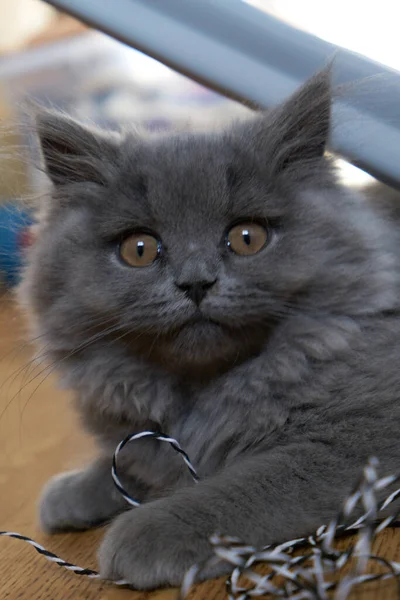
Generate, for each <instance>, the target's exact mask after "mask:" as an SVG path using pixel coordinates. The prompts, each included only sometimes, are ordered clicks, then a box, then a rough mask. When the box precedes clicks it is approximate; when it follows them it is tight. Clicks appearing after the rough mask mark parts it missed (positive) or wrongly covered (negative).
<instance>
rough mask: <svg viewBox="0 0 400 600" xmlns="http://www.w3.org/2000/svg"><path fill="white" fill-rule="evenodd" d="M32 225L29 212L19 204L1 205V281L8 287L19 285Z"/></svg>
mask: <svg viewBox="0 0 400 600" xmlns="http://www.w3.org/2000/svg"><path fill="white" fill-rule="evenodd" d="M31 224H32V218H31V216H30V214H29V212H28V211H26V210H24V209H23V208H22V207H21V205H20V204H18V203H17V202H8V203H6V204H2V205H0V280H1V279H4V281H5V283H6V285H7V286H10V287H12V286H14V285H15V284H17V283H18V279H19V273H20V270H21V266H22V259H23V256H22V255H23V249H24V246H26V245H27V243H28V240H29V234H28V228H29V226H30V225H31Z"/></svg>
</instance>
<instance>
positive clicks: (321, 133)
mask: <svg viewBox="0 0 400 600" xmlns="http://www.w3.org/2000/svg"><path fill="white" fill-rule="evenodd" d="M331 101H332V99H331V68H330V67H328V68H326V69H324V70H323V71H320V72H319V73H317V74H316V75H314V76H313V77H311V79H309V80H308V81H307V82H306V83H305V84H304V85H303V86H302V87H300V89H298V90H297V91H296V92H295V93H294V94H293V95H292V96H291V97H290V98H289V99H288V100H287V101H286V102H284V103H283V104H282V105H280V106H279V107H278V108H276V109H275V110H273V111H271V112H269V113H267V115H266V116H265V117H264V118H263V121H264V123H263V125H262V128H263V130H264V131H263V134H262V138H263V140H264V141H263V142H262V143H263V145H264V152H267V151H268V156H269V157H270V160H271V166H272V170H273V172H279V171H282V170H284V169H286V168H287V167H289V166H292V165H296V164H297V163H298V162H299V161H309V160H316V159H320V158H322V156H323V155H324V152H325V149H326V145H327V142H328V137H329V130H330V116H331Z"/></svg>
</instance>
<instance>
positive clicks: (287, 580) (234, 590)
mask: <svg viewBox="0 0 400 600" xmlns="http://www.w3.org/2000/svg"><path fill="white" fill-rule="evenodd" d="M377 468H378V461H377V460H376V459H374V458H372V459H370V460H369V461H368V463H367V465H366V466H365V468H364V470H363V473H362V477H361V479H360V481H359V482H358V484H357V486H356V487H355V488H354V490H353V492H352V493H351V494H350V496H349V497H348V498H347V499H346V501H345V502H344V505H343V509H342V510H341V512H340V513H339V514H338V515H337V517H336V518H335V519H333V520H332V521H331V522H330V523H329V525H328V526H325V525H322V526H321V527H319V528H318V529H317V531H316V533H315V534H314V535H312V536H309V537H302V538H298V539H295V540H290V541H288V542H284V543H283V544H272V545H269V546H265V547H264V548H262V549H261V550H258V549H257V548H254V547H253V546H251V545H248V544H244V543H242V542H241V541H240V540H238V539H236V538H232V537H226V536H220V535H214V536H212V538H211V540H210V541H211V544H212V546H213V549H214V553H215V555H216V556H217V557H218V558H219V559H220V560H223V561H225V562H228V563H229V564H230V565H231V566H232V572H231V575H230V576H229V578H228V580H227V592H228V598H229V600H250V598H255V597H260V596H264V597H265V596H267V597H269V598H271V597H272V598H286V599H288V598H289V599H290V600H326V599H328V598H332V595H328V592H335V595H334V598H335V600H345V599H346V598H347V597H348V595H349V593H350V591H351V588H352V587H353V586H354V585H356V584H359V583H365V582H369V581H379V580H382V579H389V578H391V577H398V576H399V575H400V563H398V562H394V561H389V560H386V559H385V558H382V557H380V556H376V555H374V554H371V544H372V541H373V540H374V537H375V536H376V535H377V534H378V533H380V532H381V531H383V530H384V529H385V528H386V527H388V526H389V525H394V524H395V523H396V521H397V518H398V515H399V512H400V511H396V512H395V513H393V514H391V515H389V516H387V517H386V518H383V519H382V518H379V515H380V514H382V512H383V511H385V510H386V509H387V508H388V507H389V505H390V504H392V503H393V502H394V501H395V500H396V499H397V498H398V497H400V488H398V489H396V490H395V491H394V492H392V493H391V494H389V495H388V496H387V498H386V499H385V500H384V501H383V502H378V499H377V493H378V492H381V491H382V490H384V489H386V488H388V487H389V486H391V485H393V484H395V483H398V482H399V481H400V476H388V477H383V478H381V479H379V478H378V473H377ZM357 509H361V510H362V514H361V516H360V517H359V518H357V520H355V521H353V522H351V521H350V520H351V517H352V516H353V514H354V513H355V511H356V510H357ZM349 522H350V524H349ZM344 534H353V535H354V534H357V541H356V543H355V544H353V545H351V546H350V547H348V548H347V549H346V550H339V549H338V548H336V547H335V546H334V541H335V539H337V538H338V537H342V536H343V535H344ZM301 548H302V549H306V551H305V552H303V554H301V555H296V556H293V553H294V551H295V550H298V549H301ZM213 560H214V559H213ZM351 561H354V562H355V565H352V566H351V565H349V566H351V568H350V570H349V572H348V573H347V574H344V575H342V576H340V575H341V573H340V572H341V571H342V570H343V568H344V567H345V566H346V565H348V564H349V563H351ZM210 562H211V561H209V562H208V563H205V564H203V565H196V566H194V567H192V568H191V569H190V570H189V571H188V572H187V574H186V576H185V579H184V581H183V585H182V589H181V597H182V598H184V597H185V596H186V595H187V593H188V591H189V590H190V588H191V587H192V585H193V583H194V581H195V579H196V577H197V576H198V575H199V574H200V573H201V571H202V570H203V569H204V568H206V567H207V566H208V565H209V564H210ZM369 562H376V563H379V564H380V565H382V566H383V567H385V569H386V571H385V572H383V573H377V574H367V573H365V570H366V568H367V566H368V563H369ZM257 565H266V566H268V567H269V571H270V572H269V573H268V574H267V575H260V574H259V573H258V572H256V571H255V570H254V567H255V566H257ZM333 574H336V578H335V579H336V581H332V575H333ZM338 574H339V576H338ZM243 580H245V581H246V583H247V585H244V584H243V583H241V582H243Z"/></svg>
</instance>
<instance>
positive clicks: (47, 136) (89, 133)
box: [36, 111, 117, 186]
mask: <svg viewBox="0 0 400 600" xmlns="http://www.w3.org/2000/svg"><path fill="white" fill-rule="evenodd" d="M36 130H37V134H38V137H39V142H40V147H41V150H42V155H43V160H44V166H45V169H46V172H47V175H48V176H49V178H50V179H51V181H52V182H53V183H54V184H55V185H56V186H61V185H65V184H68V183H76V182H83V181H90V182H94V183H99V184H104V183H105V169H104V163H105V161H106V159H107V158H110V156H111V154H112V152H114V153H115V152H116V146H117V143H116V142H117V140H116V137H115V138H114V137H112V136H111V135H108V134H106V133H105V132H102V131H100V130H96V129H94V128H90V127H87V126H85V125H82V124H81V123H78V122H77V121H75V120H74V119H72V118H71V117H68V116H66V115H63V114H61V113H58V112H55V111H42V112H40V113H39V114H38V115H37V117H36Z"/></svg>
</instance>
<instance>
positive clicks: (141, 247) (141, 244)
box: [136, 241, 144, 258]
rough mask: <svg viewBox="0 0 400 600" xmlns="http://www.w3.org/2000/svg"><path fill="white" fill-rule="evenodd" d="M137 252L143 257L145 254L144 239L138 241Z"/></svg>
mask: <svg viewBox="0 0 400 600" xmlns="http://www.w3.org/2000/svg"><path fill="white" fill-rule="evenodd" d="M136 252H137V255H138V257H139V258H142V256H143V254H144V242H143V241H139V242H138V243H137V249H136Z"/></svg>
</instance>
